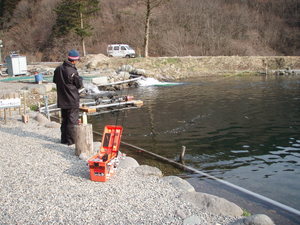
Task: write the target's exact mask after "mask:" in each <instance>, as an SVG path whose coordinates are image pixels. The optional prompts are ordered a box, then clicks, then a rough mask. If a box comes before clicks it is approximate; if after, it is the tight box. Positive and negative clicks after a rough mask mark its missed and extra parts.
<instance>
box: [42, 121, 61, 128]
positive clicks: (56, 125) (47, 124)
mask: <svg viewBox="0 0 300 225" xmlns="http://www.w3.org/2000/svg"><path fill="white" fill-rule="evenodd" d="M45 127H47V128H59V127H60V123H57V122H54V121H51V122H49V123H46V124H45Z"/></svg>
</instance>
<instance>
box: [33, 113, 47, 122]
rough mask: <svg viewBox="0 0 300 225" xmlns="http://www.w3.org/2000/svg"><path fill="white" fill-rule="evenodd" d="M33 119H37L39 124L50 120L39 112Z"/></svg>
mask: <svg viewBox="0 0 300 225" xmlns="http://www.w3.org/2000/svg"><path fill="white" fill-rule="evenodd" d="M35 120H36V121H38V122H39V124H46V123H49V122H50V120H48V118H47V117H46V116H44V115H43V114H41V113H38V114H37V115H36V117H35Z"/></svg>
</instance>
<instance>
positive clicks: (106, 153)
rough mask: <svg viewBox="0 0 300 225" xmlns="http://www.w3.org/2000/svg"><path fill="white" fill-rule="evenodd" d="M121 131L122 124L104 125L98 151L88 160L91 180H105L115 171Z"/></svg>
mask: <svg viewBox="0 0 300 225" xmlns="http://www.w3.org/2000/svg"><path fill="white" fill-rule="evenodd" d="M122 132H123V127H122V126H115V125H107V126H105V128H104V133H103V136H102V145H101V147H100V151H99V153H98V154H97V155H94V156H93V157H92V158H90V159H89V160H88V163H89V168H90V179H91V180H92V181H98V182H105V181H107V180H109V179H110V177H111V176H112V175H113V174H114V173H115V170H116V168H117V166H118V163H119V160H118V157H117V156H118V153H119V147H120V142H121V137H122Z"/></svg>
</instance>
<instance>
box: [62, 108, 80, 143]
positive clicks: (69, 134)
mask: <svg viewBox="0 0 300 225" xmlns="http://www.w3.org/2000/svg"><path fill="white" fill-rule="evenodd" d="M61 117H62V123H61V127H60V130H61V143H63V144H68V145H72V144H74V143H75V129H74V126H75V125H77V124H78V118H79V109H78V108H77V109H61Z"/></svg>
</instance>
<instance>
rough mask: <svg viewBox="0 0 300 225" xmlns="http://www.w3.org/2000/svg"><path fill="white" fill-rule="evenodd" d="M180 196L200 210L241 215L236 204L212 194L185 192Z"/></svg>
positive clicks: (225, 214) (241, 212)
mask: <svg viewBox="0 0 300 225" xmlns="http://www.w3.org/2000/svg"><path fill="white" fill-rule="evenodd" d="M181 197H182V198H183V199H184V200H185V201H187V202H190V203H192V204H193V205H194V206H196V207H198V208H199V209H200V210H205V211H208V212H210V213H212V214H216V215H223V216H241V215H242V214H243V210H242V209H241V208H240V207H239V206H237V205H236V204H234V203H232V202H229V201H227V200H226V199H224V198H220V197H217V196H214V195H210V194H205V193H200V192H186V193H184V194H182V195H181Z"/></svg>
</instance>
